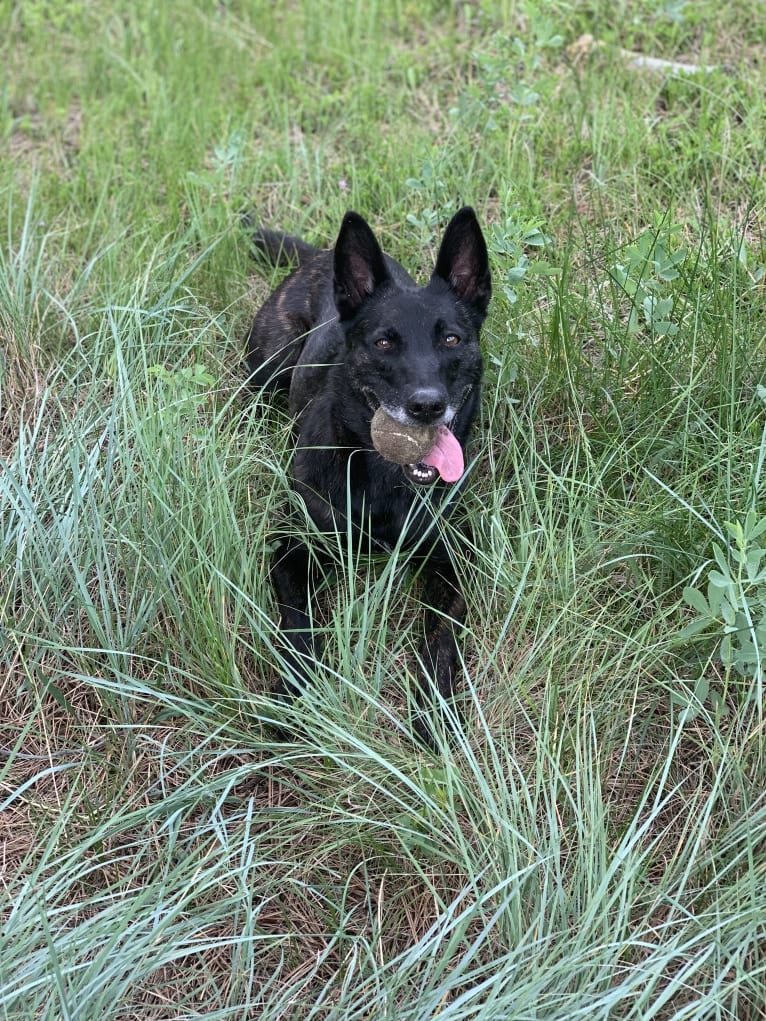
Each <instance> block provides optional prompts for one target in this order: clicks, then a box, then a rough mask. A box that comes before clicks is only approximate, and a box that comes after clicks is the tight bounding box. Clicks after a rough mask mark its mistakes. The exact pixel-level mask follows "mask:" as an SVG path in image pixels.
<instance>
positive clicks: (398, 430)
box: [370, 408, 436, 464]
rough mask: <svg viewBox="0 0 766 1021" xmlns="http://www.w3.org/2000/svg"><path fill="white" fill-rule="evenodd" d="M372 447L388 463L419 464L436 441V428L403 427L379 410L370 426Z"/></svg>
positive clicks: (426, 426)
mask: <svg viewBox="0 0 766 1021" xmlns="http://www.w3.org/2000/svg"><path fill="white" fill-rule="evenodd" d="M370 434H371V436H372V445H373V447H375V449H376V450H377V452H378V453H379V454H380V456H381V457H384V458H385V459H386V461H394V462H395V463H396V464H417V463H418V461H422V459H423V458H424V457H425V456H426V454H428V452H429V451H430V450H431V449H432V448H433V445H434V442H435V440H436V426H433V425H402V423H401V422H397V421H396V419H393V418H391V416H390V415H387V414H386V413H385V411H384V410H383V408H378V410H377V411H376V412H375V414H374V415H373V418H372V424H371V425H370Z"/></svg>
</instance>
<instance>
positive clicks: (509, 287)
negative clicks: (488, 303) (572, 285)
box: [487, 202, 559, 305]
mask: <svg viewBox="0 0 766 1021" xmlns="http://www.w3.org/2000/svg"><path fill="white" fill-rule="evenodd" d="M543 227H544V222H543V220H542V219H541V218H539V217H528V216H524V214H523V212H522V209H521V206H520V204H519V203H518V202H512V203H509V205H508V207H507V209H506V215H505V218H504V219H503V220H500V221H497V220H496V221H495V222H494V223H491V224H490V225H489V226H488V228H487V247H488V248H489V251H490V253H491V254H492V255H494V256H495V262H496V265H499V266H500V267H502V268H501V271H500V273H501V275H500V276H499V285H500V289H501V290H502V292H503V294H504V295H505V298H506V300H507V301H508V303H509V304H510V305H515V304H516V302H517V301H518V297H519V287H520V285H521V284H522V283H523V282H524V280H525V279H526V278H527V276H528V275H529V274H537V275H541V276H553V275H555V274H557V273H558V272H559V270H558V268H557V267H555V266H552V265H551V264H550V263H549V262H547V261H545V260H544V259H533V258H530V256H529V254H528V253H529V252H530V251H533V252H538V251H541V250H542V249H543V248H545V247H546V246H547V245H549V244H550V241H551V239H550V237H548V235H547V234H546V233H545V231H544V230H543Z"/></svg>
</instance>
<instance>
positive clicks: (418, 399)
mask: <svg viewBox="0 0 766 1021" xmlns="http://www.w3.org/2000/svg"><path fill="white" fill-rule="evenodd" d="M446 408H447V401H446V399H445V396H444V393H443V392H442V391H441V390H437V389H436V387H421V389H419V390H415V391H413V393H412V394H411V395H410V398H409V400H408V401H407V404H406V410H407V414H408V415H411V416H412V417H413V418H416V419H418V420H419V421H421V422H434V421H436V419H437V418H440V417H441V416H442V415H443V414H444V412H445V410H446Z"/></svg>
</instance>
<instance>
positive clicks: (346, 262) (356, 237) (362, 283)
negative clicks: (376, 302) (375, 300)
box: [333, 213, 389, 321]
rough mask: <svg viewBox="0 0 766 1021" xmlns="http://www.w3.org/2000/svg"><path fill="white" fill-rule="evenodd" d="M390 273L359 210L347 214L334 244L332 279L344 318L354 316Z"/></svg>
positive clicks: (338, 307)
mask: <svg viewBox="0 0 766 1021" xmlns="http://www.w3.org/2000/svg"><path fill="white" fill-rule="evenodd" d="M388 276H389V274H388V270H387V269H386V260H385V258H384V256H383V252H382V250H381V247H380V245H379V244H378V242H377V239H376V238H375V235H374V234H373V233H372V230H371V228H370V225H369V224H368V223H367V221H366V220H365V219H363V218H362V217H361V216H360V215H359V214H358V213H346V215H345V216H344V217H343V223H342V224H341V226H340V233H339V234H338V240H337V242H336V243H335V266H334V278H333V286H334V291H335V306H336V308H337V309H338V315H339V316H340V318H341V321H343V320H344V319H353V317H354V316H355V315H356V313H357V312H358V311H359V309H360V307H361V305H362V302H363V301H364V300H365V298H368V297H369V296H370V295H371V294H372V292H373V291H374V290H375V288H376V287H378V286H379V285H380V284H382V283H383V281H384V280H388Z"/></svg>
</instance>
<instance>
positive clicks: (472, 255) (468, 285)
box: [433, 206, 492, 318]
mask: <svg viewBox="0 0 766 1021" xmlns="http://www.w3.org/2000/svg"><path fill="white" fill-rule="evenodd" d="M433 275H434V276H435V277H441V278H442V280H446V281H447V283H448V284H449V286H450V287H451V288H452V290H453V291H454V292H455V294H456V295H457V296H458V298H460V300H461V301H464V302H466V303H467V304H468V305H472V306H473V307H474V308H475V309H476V311H477V312H479V313H480V314H481V316H482V318H483V317H484V316H485V315H486V312H487V306H488V305H489V299H490V298H491V297H492V277H491V275H490V272H489V257H488V256H487V245H486V242H485V241H484V235H483V234H482V232H481V227H480V226H479V221H478V220H477V219H476V213H475V212H474V211H473V209H471V207H470V206H463V208H462V209H460V210H458V212H457V213H455V215H454V216H453V217H452V219H451V220H450V222H449V223H448V224H447V229H446V230H445V232H444V237H443V238H442V243H441V247H440V248H439V255H438V257H437V259H436V267H435V269H434V272H433Z"/></svg>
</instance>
